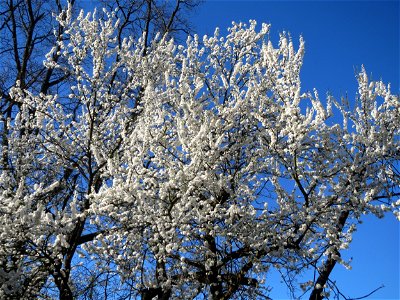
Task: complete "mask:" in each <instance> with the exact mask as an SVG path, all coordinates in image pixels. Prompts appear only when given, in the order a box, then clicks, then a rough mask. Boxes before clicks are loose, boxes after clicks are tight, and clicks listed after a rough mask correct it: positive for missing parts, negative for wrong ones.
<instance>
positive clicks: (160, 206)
mask: <svg viewBox="0 0 400 300" xmlns="http://www.w3.org/2000/svg"><path fill="white" fill-rule="evenodd" d="M58 22H59V23H60V26H61V27H62V28H64V31H63V35H62V36H63V38H60V39H59V40H58V42H57V44H56V46H55V47H53V49H52V50H51V52H50V53H49V54H47V56H46V61H45V66H46V68H48V69H49V70H54V71H57V73H58V74H66V75H68V80H69V84H68V87H67V89H68V92H67V93H68V99H65V98H63V97H59V93H58V92H57V91H54V92H51V93H50V92H49V93H43V92H42V93H35V92H34V91H30V90H29V89H26V88H24V87H22V86H21V82H18V81H17V82H16V84H15V85H14V86H13V88H12V89H11V91H10V99H12V101H13V103H16V104H17V107H18V109H16V110H14V111H13V112H12V113H11V116H10V118H7V119H3V121H2V130H3V137H2V139H3V148H2V159H3V167H2V169H1V173H0V176H1V180H0V189H1V194H0V228H1V234H0V245H1V246H0V265H1V269H0V296H1V297H2V298H5V299H7V298H10V299H15V298H17V299H32V298H34V297H37V298H56V297H58V298H59V299H73V298H82V299H106V298H112V299H114V298H115V299H128V298H129V299H132V298H135V297H136V298H138V299H154V298H157V297H158V299H204V298H209V299H247V298H250V299H258V298H260V299H261V298H267V299H268V290H269V286H268V272H269V271H271V270H272V269H279V270H283V272H282V274H284V276H286V277H287V280H289V281H290V280H292V279H293V278H295V276H296V275H298V274H300V272H302V271H303V270H306V269H315V270H317V274H318V275H317V278H316V279H315V280H314V281H310V282H306V283H304V284H303V285H302V287H303V288H304V289H305V290H310V291H311V295H310V299H322V298H323V297H324V295H325V293H327V292H328V290H329V284H328V283H329V276H330V273H331V271H332V269H333V268H334V266H335V264H337V263H341V264H344V265H347V262H346V261H343V260H342V259H341V254H340V253H341V251H342V249H346V248H347V247H348V246H349V243H350V242H351V237H352V232H353V231H354V229H355V228H356V225H357V222H358V220H359V218H360V217H361V215H363V214H374V215H376V216H378V217H381V216H383V213H384V212H387V211H392V212H394V213H395V214H398V206H399V205H400V202H399V200H398V199H399V195H400V192H399V184H400V173H399V168H398V165H399V158H400V139H399V133H400V127H399V120H400V102H399V98H398V97H396V96H394V95H392V94H391V93H390V86H386V85H384V84H383V83H382V82H370V81H369V80H368V77H367V73H366V71H365V70H364V69H362V71H361V72H360V73H359V75H358V77H357V79H358V83H359V92H358V95H357V98H356V101H355V103H354V106H352V107H351V106H350V105H347V104H346V103H339V102H338V101H336V100H335V99H332V98H329V99H327V101H325V102H323V101H320V99H319V97H318V94H317V92H316V91H315V92H314V93H304V92H303V91H302V90H301V85H300V77H299V73H300V68H301V65H302V57H303V53H304V42H303V40H302V39H300V43H299V49H298V50H295V48H294V45H293V43H292V41H291V40H290V39H289V38H288V37H287V36H285V35H284V34H283V35H281V37H280V40H279V45H278V46H277V47H274V46H273V45H272V43H271V42H270V41H269V40H268V38H267V36H268V32H269V26H267V25H262V27H261V29H260V30H259V31H257V30H256V23H255V22H254V21H251V22H250V24H248V25H246V24H233V26H232V27H231V28H230V29H229V30H228V34H227V35H226V36H221V35H220V34H219V31H218V30H216V31H215V33H214V35H213V36H211V37H207V36H205V37H203V39H202V40H199V38H198V37H197V36H194V37H193V38H188V39H187V42H186V44H185V45H178V44H176V43H175V42H174V41H173V40H171V39H170V38H169V37H168V36H167V35H159V36H155V38H154V39H153V40H152V42H149V40H148V37H147V36H146V34H144V35H143V36H142V38H140V39H138V40H133V39H127V38H125V39H120V38H119V36H118V32H119V31H118V29H119V25H120V24H119V21H118V20H117V19H116V18H115V14H114V13H108V12H107V11H105V12H104V15H103V17H102V18H97V17H96V14H87V15H84V14H83V13H81V14H79V16H78V17H77V18H73V17H72V15H71V10H66V11H64V12H63V13H62V14H61V15H60V17H59V18H58ZM54 57H60V59H54ZM59 61H62V62H63V63H60V62H59ZM62 93H64V92H62ZM6 129H7V130H6Z"/></svg>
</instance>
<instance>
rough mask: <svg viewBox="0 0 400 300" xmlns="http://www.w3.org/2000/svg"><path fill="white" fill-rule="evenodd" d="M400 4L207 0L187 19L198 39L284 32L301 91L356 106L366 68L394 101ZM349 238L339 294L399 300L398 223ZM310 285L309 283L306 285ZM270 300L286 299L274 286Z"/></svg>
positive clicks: (367, 225)
mask: <svg viewBox="0 0 400 300" xmlns="http://www.w3.org/2000/svg"><path fill="white" fill-rule="evenodd" d="M399 6H400V2H399V1H266V0H265V1H233V0H231V1H216V0H206V1H205V2H204V3H203V4H202V5H200V6H199V8H198V9H197V10H196V11H195V13H194V14H193V17H192V18H191V20H192V23H193V25H194V26H195V31H196V32H197V33H198V34H199V35H203V34H212V33H213V32H214V29H215V27H220V28H221V31H222V32H223V29H225V28H227V27H228V26H230V24H231V22H232V21H235V22H239V21H242V22H248V20H250V19H254V20H256V21H257V22H258V23H259V24H261V23H263V22H264V23H270V24H272V27H271V39H272V40H278V37H279V32H282V31H286V32H290V34H291V36H292V37H293V39H294V40H296V39H298V37H299V35H302V36H303V37H304V39H305V42H306V54H305V58H304V66H303V69H302V84H303V89H304V90H310V89H312V88H314V87H315V88H317V89H318V91H319V94H320V97H321V98H322V97H323V96H324V95H325V94H326V93H328V92H329V93H331V94H332V95H333V96H335V97H336V98H340V97H341V96H343V95H345V94H346V93H348V96H349V100H350V101H351V100H352V99H354V96H355V93H356V90H357V82H356V79H355V72H356V71H357V70H360V68H361V65H364V66H365V68H366V70H367V72H368V73H369V74H370V75H372V78H373V79H374V80H378V79H383V81H384V82H390V83H391V85H392V91H393V92H394V93H396V94H399V91H400V90H399V82H400V75H399V70H400V62H399V56H400V55H399V53H400V51H399V44H400V42H399V37H400V33H399V28H400V26H399V15H400V7H399ZM364 221H365V222H364V223H363V224H361V226H359V230H358V231H357V232H356V233H355V235H354V239H353V243H352V244H351V248H350V250H348V251H346V253H344V255H345V256H347V257H353V264H352V266H353V269H352V270H351V271H347V270H345V269H344V268H343V267H342V266H337V267H336V268H335V270H334V272H333V277H332V279H335V280H336V282H337V284H338V286H339V287H340V288H341V291H342V292H343V293H344V294H345V295H346V296H348V297H354V298H357V297H360V296H364V295H366V294H368V293H369V292H371V291H372V290H374V289H375V288H377V287H379V286H381V285H385V288H383V289H380V290H379V291H377V292H376V293H375V294H373V295H372V296H371V297H369V298H368V299H400V291H399V290H400V287H399V281H400V280H399V273H400V270H399V269H400V263H399V256H400V250H399V244H400V242H399V241H400V236H399V235H400V234H399V231H400V229H399V222H397V221H396V219H395V218H394V217H393V216H392V215H388V216H387V217H385V218H384V219H382V220H378V219H376V218H374V217H366V218H365V220H364ZM307 279H308V278H307ZM272 284H274V285H275V288H274V290H273V292H272V294H271V296H272V297H273V299H286V298H288V294H287V293H286V291H285V289H284V288H283V287H282V285H281V284H280V283H279V280H278V279H277V278H273V281H272Z"/></svg>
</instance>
